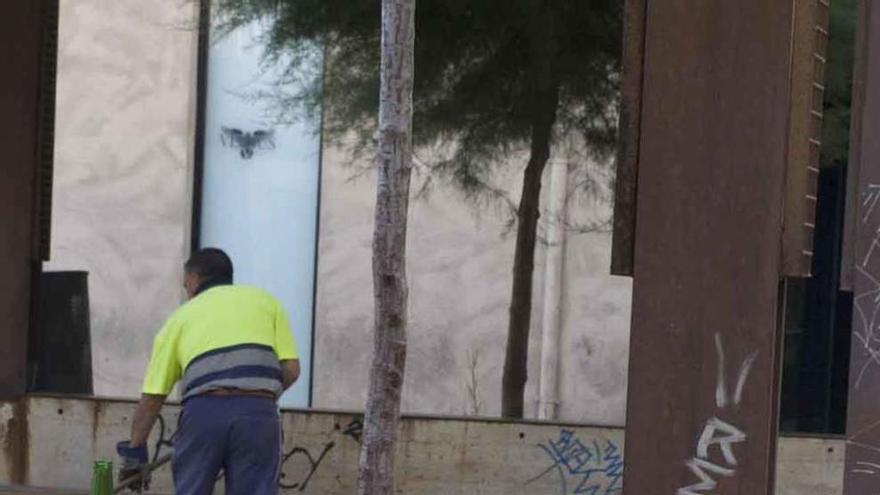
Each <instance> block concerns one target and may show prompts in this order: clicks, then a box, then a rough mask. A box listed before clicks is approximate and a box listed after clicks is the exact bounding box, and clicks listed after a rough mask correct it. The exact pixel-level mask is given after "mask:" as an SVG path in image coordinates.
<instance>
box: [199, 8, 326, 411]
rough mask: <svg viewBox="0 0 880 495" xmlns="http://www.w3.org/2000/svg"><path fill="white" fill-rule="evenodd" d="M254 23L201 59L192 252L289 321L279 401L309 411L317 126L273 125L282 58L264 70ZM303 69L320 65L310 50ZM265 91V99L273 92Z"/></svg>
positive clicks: (308, 122)
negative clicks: (289, 368)
mask: <svg viewBox="0 0 880 495" xmlns="http://www.w3.org/2000/svg"><path fill="white" fill-rule="evenodd" d="M263 32H264V29H263V27H262V26H261V24H259V23H251V24H248V25H245V26H242V27H239V28H237V29H236V30H235V31H233V32H231V33H228V34H225V35H216V34H215V33H212V43H211V46H210V49H209V54H208V84H207V86H208V88H207V99H206V105H207V108H206V113H205V139H204V151H205V153H204V172H203V183H202V187H203V190H202V194H203V196H202V213H201V225H200V245H201V246H203V247H207V246H215V247H219V248H222V249H224V250H226V252H227V253H229V255H230V256H231V257H232V259H233V262H234V263H235V275H236V282H237V283H242V284H252V285H256V286H259V287H261V288H263V289H266V290H268V291H269V292H271V293H272V294H273V295H275V296H276V297H278V298H279V299H280V300H281V301H282V302H283V303H284V307H285V309H286V310H287V312H288V315H289V317H290V323H291V326H292V327H293V333H294V336H295V338H296V342H297V344H298V346H299V352H300V359H301V364H302V369H303V373H302V376H301V377H300V380H299V381H298V382H297V384H296V385H295V386H294V387H293V388H292V389H291V390H290V391H288V393H287V394H285V396H284V397H282V400H281V404H282V405H284V406H288V407H290V406H298V407H303V406H307V405H308V404H309V396H310V382H311V379H310V375H311V363H310V355H311V347H312V302H313V299H314V273H315V243H316V238H315V236H316V221H317V207H318V180H319V179H318V178H319V169H320V138H319V136H318V133H317V132H316V125H317V123H316V122H315V121H314V119H311V118H309V116H308V115H307V114H306V113H305V112H303V114H300V115H291V114H290V113H288V114H286V115H285V120H284V122H282V121H280V120H279V119H276V118H274V115H275V114H274V113H273V111H272V108H273V104H275V103H277V101H274V100H270V99H267V97H264V95H265V94H268V93H270V90H271V87H272V86H273V85H274V83H276V82H277V81H278V80H279V79H280V78H281V76H282V72H283V69H284V67H286V66H287V61H278V63H277V64H271V63H264V61H263V58H262V55H263V52H264V47H263V40H264V38H261V34H262V33H263ZM306 56H307V58H306V62H305V64H306V66H313V67H315V68H316V70H320V67H321V52H320V50H318V49H315V50H313V51H312V53H309V54H306ZM273 94H274V93H273Z"/></svg>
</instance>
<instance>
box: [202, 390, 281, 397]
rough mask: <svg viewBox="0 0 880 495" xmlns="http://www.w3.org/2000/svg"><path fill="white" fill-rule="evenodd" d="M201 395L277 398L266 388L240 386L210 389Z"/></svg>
mask: <svg viewBox="0 0 880 495" xmlns="http://www.w3.org/2000/svg"><path fill="white" fill-rule="evenodd" d="M200 395H209V396H218V397H231V396H235V397H262V398H264V399H272V400H275V399H276V397H275V394H273V393H272V392H269V391H266V390H243V389H240V388H218V389H214V390H208V391H206V392H205V393H203V394H200Z"/></svg>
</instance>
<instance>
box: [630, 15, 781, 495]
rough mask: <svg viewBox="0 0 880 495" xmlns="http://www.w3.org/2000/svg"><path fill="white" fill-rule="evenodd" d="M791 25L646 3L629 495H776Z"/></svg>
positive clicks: (776, 17) (758, 17) (777, 19)
mask: <svg viewBox="0 0 880 495" xmlns="http://www.w3.org/2000/svg"><path fill="white" fill-rule="evenodd" d="M792 22H793V5H792V2H767V1H765V0H741V1H738V2H730V1H728V0H670V1H666V2H649V3H648V9H647V22H646V44H645V65H644V67H645V68H644V80H643V86H644V90H643V95H642V116H641V140H640V148H639V156H640V160H639V177H638V194H639V198H638V204H637V212H638V222H637V224H636V246H635V281H634V293H633V313H632V328H631V345H630V365H629V370H630V372H629V387H628V406H627V434H626V468H625V472H626V479H625V482H624V493H625V494H626V495H645V494H655V493H656V494H675V493H679V494H683V493H718V494H722V493H723V494H743V495H762V494H769V493H772V480H773V467H772V466H773V463H774V459H775V449H776V421H777V404H778V363H779V347H780V345H779V340H780V337H779V335H780V328H779V322H778V318H779V314H780V313H779V299H780V296H779V285H780V284H779V275H780V270H781V259H780V258H781V257H780V255H779V254H780V249H781V244H782V221H783V211H782V209H783V194H784V189H785V169H786V149H787V144H788V138H789V132H788V119H789V97H790V89H791V85H790V60H791V51H790V48H791V44H792ZM688 490H690V491H688Z"/></svg>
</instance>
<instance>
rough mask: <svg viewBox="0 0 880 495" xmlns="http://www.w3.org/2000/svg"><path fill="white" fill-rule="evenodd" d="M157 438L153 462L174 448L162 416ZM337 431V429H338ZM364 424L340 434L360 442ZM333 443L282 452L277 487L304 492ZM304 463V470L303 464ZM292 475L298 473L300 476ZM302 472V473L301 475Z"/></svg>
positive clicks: (358, 422)
mask: <svg viewBox="0 0 880 495" xmlns="http://www.w3.org/2000/svg"><path fill="white" fill-rule="evenodd" d="M157 423H158V425H157V427H158V430H159V436H158V438H157V440H156V443H155V444H154V448H153V462H155V461H156V460H157V459H159V458H160V457H162V455H163V454H164V453H165V451H166V450H168V449H173V448H174V439H175V437H176V436H177V431H175V430H174V429H172V428H171V427H170V426H169V422H168V421H167V420H166V419H165V417H164V416H162V415H161V414H160V415H159V417H158V420H157ZM338 429H340V428H339V427H338V426H337V430H338ZM363 429H364V424H363V421H362V420H361V419H360V418H354V419H352V420H351V422H350V423H348V425H346V427H345V428H344V429H343V430H342V435H344V436H347V437H349V438H351V439H352V440H354V441H356V442H358V443H360V441H361V437H362V435H363ZM335 446H336V442H334V441H330V442H327V443H325V444H323V445H322V446H321V447H320V448H319V449H312V450H310V449H309V448H307V447H306V446H303V445H294V446H292V447H291V448H290V449H289V450H287V451H285V452H283V454H282V457H281V473H280V476H279V479H278V487H279V488H280V489H281V490H284V491H299V492H304V491H306V488H308V486H309V481H311V479H312V477H313V476H314V475H315V473H316V472H317V471H318V468H319V467H320V466H321V463H322V462H323V461H324V459H325V458H326V457H327V454H329V453H330V451H332V450H333V448H334V447H335ZM303 461H304V462H305V463H306V465H305V469H303V466H302V462H303ZM292 473H298V474H299V476H298V477H297V475H294V474H292ZM303 473H304V474H303ZM222 479H223V473H222V472H221V473H220V474H219V475H218V476H217V481H220V480H222Z"/></svg>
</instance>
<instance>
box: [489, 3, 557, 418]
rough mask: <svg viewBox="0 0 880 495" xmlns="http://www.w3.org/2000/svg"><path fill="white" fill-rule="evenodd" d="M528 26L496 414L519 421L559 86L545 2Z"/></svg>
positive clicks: (550, 18)
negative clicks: (523, 149)
mask: <svg viewBox="0 0 880 495" xmlns="http://www.w3.org/2000/svg"><path fill="white" fill-rule="evenodd" d="M534 4H535V6H536V7H535V12H536V15H535V16H534V17H533V19H534V22H533V25H532V49H531V66H532V74H533V77H534V79H533V82H532V86H533V87H532V94H533V95H534V97H533V98H532V99H531V101H532V108H531V114H532V135H531V150H530V151H531V154H530V156H529V163H528V165H527V166H526V169H525V172H524V173H523V185H522V195H521V196H520V200H519V209H518V211H517V230H516V247H515V250H514V255H513V288H512V291H511V297H510V320H509V321H508V327H507V350H506V354H505V356H504V376H503V378H502V392H501V415H502V416H504V417H506V418H522V417H523V413H524V407H523V406H524V403H523V401H524V398H523V395H524V392H525V388H526V381H528V356H529V328H530V326H531V320H532V279H533V278H534V268H535V240H536V238H537V228H538V217H540V211H539V206H540V201H541V175H542V174H543V172H544V167H545V166H546V165H547V161H548V160H549V159H550V148H551V145H552V141H553V127H554V125H555V123H556V107H557V106H558V105H559V88H558V84H557V82H556V81H555V77H554V74H553V59H554V57H555V50H556V42H555V38H554V35H553V33H554V30H553V29H554V18H553V12H552V9H551V7H550V5H549V3H547V2H545V0H535V2H534Z"/></svg>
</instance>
